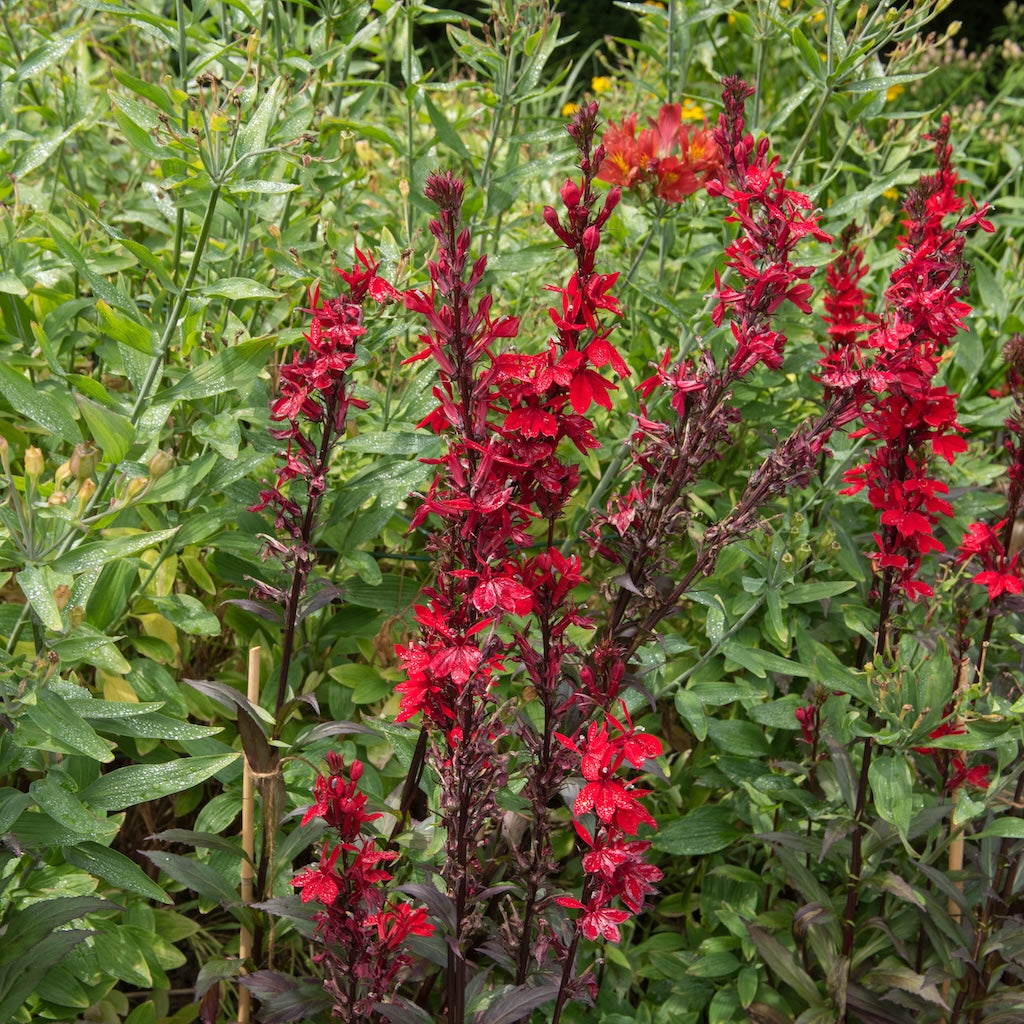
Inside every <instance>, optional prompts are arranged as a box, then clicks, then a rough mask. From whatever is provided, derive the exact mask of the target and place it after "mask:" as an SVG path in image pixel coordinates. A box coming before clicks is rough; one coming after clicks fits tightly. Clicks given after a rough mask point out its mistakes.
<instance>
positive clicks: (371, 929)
mask: <svg viewBox="0 0 1024 1024" xmlns="http://www.w3.org/2000/svg"><path fill="white" fill-rule="evenodd" d="M327 764H328V768H329V769H330V770H329V774H328V775H327V776H323V775H320V776H318V777H317V780H316V788H315V797H316V799H315V801H314V803H313V805H312V806H311V807H310V808H309V810H308V811H307V812H306V814H305V816H304V818H303V819H302V822H303V824H306V823H307V822H309V821H310V820H311V819H312V818H314V817H320V818H323V819H324V820H325V821H326V822H327V823H328V825H329V826H330V827H331V829H332V830H333V831H334V833H335V836H336V837H337V839H338V840H339V841H338V842H336V843H335V844H334V845H333V847H332V845H331V844H330V843H325V844H324V846H323V849H322V850H321V853H320V860H319V862H318V863H317V864H315V865H311V866H310V867H308V868H306V869H305V870H304V871H300V872H299V873H298V874H297V875H296V876H295V877H294V878H293V879H292V885H294V886H295V887H296V888H297V889H298V890H299V893H300V895H301V897H302V901H303V903H310V902H314V901H315V902H316V903H318V904H320V905H321V907H322V909H320V910H319V911H318V912H317V914H316V916H315V920H316V923H317V934H318V936H319V939H320V944H321V948H320V951H319V952H317V953H316V954H315V955H314V958H313V959H314V962H315V963H318V964H326V965H327V969H326V970H325V975H326V980H325V982H324V985H325V988H326V989H327V992H328V993H329V994H330V995H331V997H332V999H333V1001H334V1017H335V1018H336V1019H338V1020H342V1021H345V1022H347V1024H357V1022H361V1021H365V1020H369V1019H370V1018H371V1017H373V1016H374V1014H375V1013H376V1012H377V1009H378V1008H379V1005H380V1004H382V1003H390V1002H392V1001H393V1000H394V998H395V991H396V989H397V987H398V984H399V982H400V981H401V977H402V974H403V972H404V971H405V970H406V968H408V967H409V966H410V964H411V963H412V962H413V958H412V956H411V954H410V953H409V951H408V948H407V942H406V940H407V939H408V937H409V936H410V935H432V934H433V931H434V926H433V925H432V924H431V923H430V922H429V921H428V920H427V914H426V910H425V909H424V908H422V907H419V908H414V907H412V906H411V905H410V904H408V903H404V902H400V901H397V900H395V899H392V898H389V897H388V896H387V892H386V886H387V883H388V882H390V881H392V876H391V873H390V872H389V871H387V870H386V868H384V867H382V866H381V865H383V864H389V863H391V862H392V861H394V860H396V859H397V858H398V854H397V853H393V852H389V851H387V850H381V849H378V847H377V845H376V843H375V841H374V840H373V839H367V838H361V837H360V833H361V830H362V826H363V825H365V824H366V823H367V822H370V821H373V820H374V819H375V818H379V817H380V815H379V814H367V813H366V811H365V806H366V797H365V795H364V794H362V793H360V792H359V791H358V788H357V786H358V782H359V780H360V778H361V777H362V774H363V766H362V764H361V763H360V762H359V761H353V762H352V764H351V765H350V766H348V769H347V773H346V766H345V761H344V759H343V758H342V757H340V756H339V755H337V754H335V753H333V752H332V753H329V754H328V755H327Z"/></svg>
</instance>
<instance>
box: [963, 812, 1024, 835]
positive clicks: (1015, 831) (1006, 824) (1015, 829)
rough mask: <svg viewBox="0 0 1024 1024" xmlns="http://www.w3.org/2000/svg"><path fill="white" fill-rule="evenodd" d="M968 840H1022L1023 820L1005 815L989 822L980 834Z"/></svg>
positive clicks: (1023, 832) (1023, 833)
mask: <svg viewBox="0 0 1024 1024" xmlns="http://www.w3.org/2000/svg"><path fill="white" fill-rule="evenodd" d="M968 838H969V839H990V838H994V839H1024V818H1018V817H1016V816H1015V815H1012V814H1007V815H1005V816H1004V817H1002V818H996V820H995V821H990V822H989V823H988V824H987V825H986V826H985V827H984V828H983V829H982V830H981V831H980V832H978V833H976V834H975V835H972V836H969V837H968Z"/></svg>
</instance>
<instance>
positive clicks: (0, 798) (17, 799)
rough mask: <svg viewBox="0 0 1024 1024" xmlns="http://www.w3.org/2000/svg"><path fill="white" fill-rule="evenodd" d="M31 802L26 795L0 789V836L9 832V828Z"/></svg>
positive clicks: (16, 791)
mask: <svg viewBox="0 0 1024 1024" xmlns="http://www.w3.org/2000/svg"><path fill="white" fill-rule="evenodd" d="M31 802H32V801H31V800H30V798H29V795H28V793H22V792H21V790H18V789H11V788H10V787H5V788H4V789H0V836H2V835H3V834H4V833H5V832H9V831H10V830H11V826H12V825H13V824H14V823H15V822H16V821H17V820H18V818H19V817H20V816H21V812H22V811H23V810H25V808H26V807H28V805H29V804H30V803H31Z"/></svg>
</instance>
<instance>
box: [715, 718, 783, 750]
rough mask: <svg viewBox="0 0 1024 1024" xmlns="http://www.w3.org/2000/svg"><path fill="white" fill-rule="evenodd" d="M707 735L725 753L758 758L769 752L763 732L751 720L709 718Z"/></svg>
mask: <svg viewBox="0 0 1024 1024" xmlns="http://www.w3.org/2000/svg"><path fill="white" fill-rule="evenodd" d="M708 736H710V737H711V742H712V743H714V744H715V746H716V747H718V749H719V750H721V751H722V753H725V754H733V755H735V756H737V757H754V758H758V757H767V756H768V754H769V752H770V748H769V746H768V741H767V740H766V739H765V736H764V733H763V732H762V731H761V730H760V729H759V728H758V727H757V726H756V725H754V723H753V722H744V721H742V720H741V719H738V718H729V719H724V720H723V719H718V718H709V719H708Z"/></svg>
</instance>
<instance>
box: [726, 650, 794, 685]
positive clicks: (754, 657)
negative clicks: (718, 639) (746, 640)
mask: <svg viewBox="0 0 1024 1024" xmlns="http://www.w3.org/2000/svg"><path fill="white" fill-rule="evenodd" d="M722 652H723V653H724V654H725V656H726V657H727V658H729V659H730V660H731V661H735V662H736V663H737V664H739V665H742V666H743V667H744V668H745V669H747V670H748V671H750V672H753V673H754V675H755V676H757V677H758V679H764V678H765V676H766V674H767V673H768V672H778V673H780V674H782V675H787V676H804V677H806V676H812V675H813V674H814V672H813V670H812V669H810V668H808V667H807V666H806V665H801V664H800V662H798V661H791V660H790V659H789V658H782V657H780V656H779V655H778V654H772V653H771V651H762V650H761V649H760V648H758V647H744V646H743V645H742V644H739V643H736V642H735V641H733V642H731V643H727V644H725V646H724V647H723V648H722Z"/></svg>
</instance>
